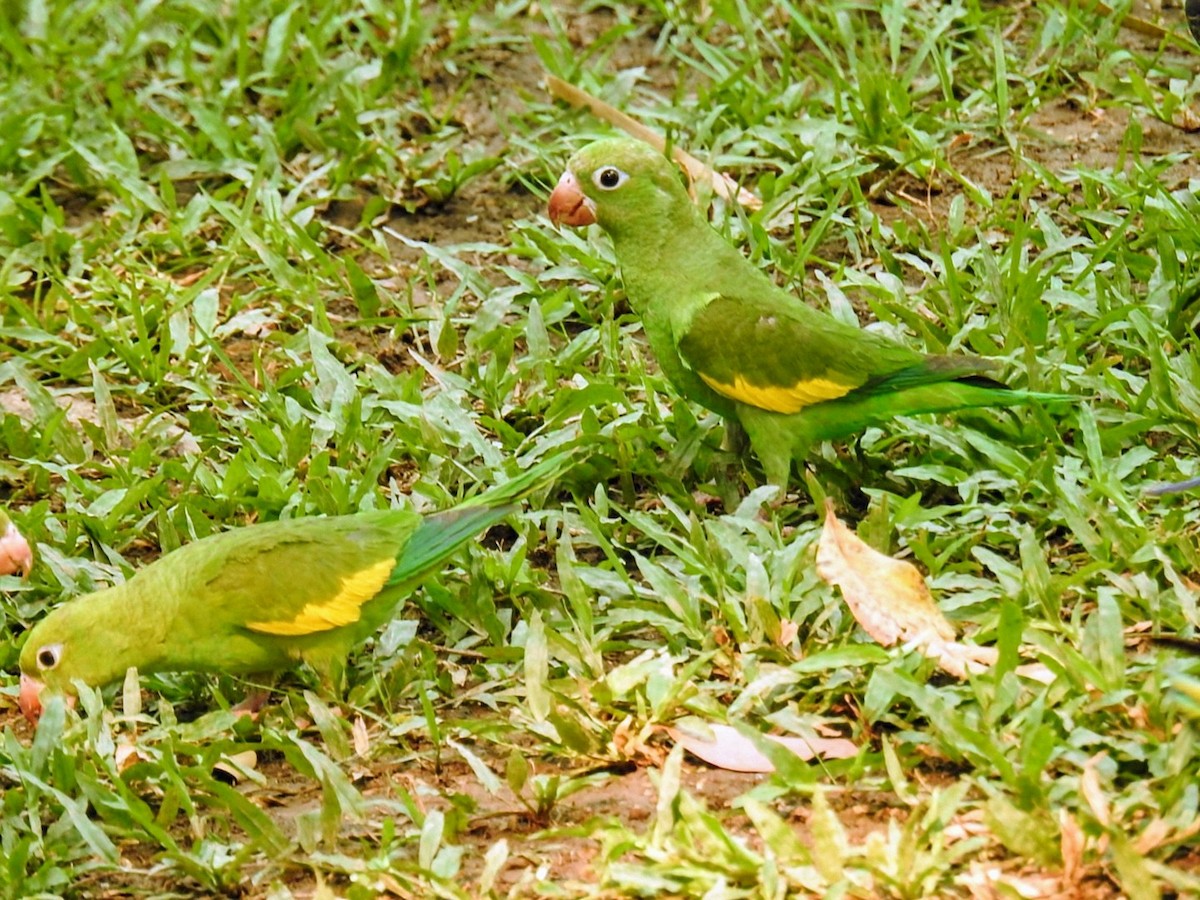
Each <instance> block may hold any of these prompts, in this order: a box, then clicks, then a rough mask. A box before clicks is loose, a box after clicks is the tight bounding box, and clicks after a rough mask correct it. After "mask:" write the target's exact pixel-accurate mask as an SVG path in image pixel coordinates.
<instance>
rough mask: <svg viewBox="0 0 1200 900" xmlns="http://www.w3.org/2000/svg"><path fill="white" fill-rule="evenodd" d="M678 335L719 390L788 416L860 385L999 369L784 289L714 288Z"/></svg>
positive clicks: (869, 389)
mask: <svg viewBox="0 0 1200 900" xmlns="http://www.w3.org/2000/svg"><path fill="white" fill-rule="evenodd" d="M676 339H677V344H678V347H679V353H680V356H681V358H682V359H683V360H684V362H685V363H686V364H687V365H688V366H689V367H690V368H691V369H692V370H693V371H694V372H695V373H696V374H698V375H699V376H700V378H702V379H703V380H704V382H705V383H706V384H708V386H709V387H711V388H712V389H713V390H715V391H717V392H718V393H719V394H721V395H722V396H725V397H728V398H729V399H731V400H736V401H738V402H739V403H744V404H746V405H748V406H753V407H757V408H758V409H763V410H767V411H770V412H776V413H783V414H792V413H797V412H800V410H802V409H804V408H805V407H807V406H811V405H813V404H815V403H821V402H824V401H827V400H836V399H838V398H841V397H845V396H847V395H849V394H852V393H854V392H856V391H862V392H864V393H885V392H890V391H899V390H903V389H905V388H908V387H914V386H917V385H920V384H929V383H933V382H938V381H954V380H959V379H963V378H967V379H975V378H981V377H983V376H985V374H986V372H987V371H989V370H990V368H991V364H990V363H988V362H987V361H986V360H982V359H978V358H973V357H944V356H924V355H923V354H920V353H917V352H916V351H913V350H910V349H908V348H907V347H904V346H902V345H900V344H897V343H895V342H894V341H891V340H888V339H887V338H885V337H882V336H880V335H877V334H872V333H871V332H866V331H862V330H860V329H858V328H855V327H853V326H850V325H846V324H843V323H842V322H838V321H837V320H836V319H833V318H831V317H830V316H828V315H826V314H824V313H821V312H818V311H817V310H815V309H812V308H811V307H808V306H806V305H804V304H803V303H801V302H800V301H799V300H796V299H795V298H792V297H791V296H790V295H787V294H785V293H784V292H782V291H780V292H779V293H778V294H772V296H769V297H766V298H761V297H748V296H730V295H728V294H714V295H713V296H712V297H711V299H710V300H709V301H708V302H707V303H706V304H705V305H704V306H702V307H700V308H698V309H696V310H695V312H694V314H692V315H691V317H690V318H689V319H687V320H686V321H681V322H678V323H676ZM990 383H991V384H993V385H994V386H997V387H999V386H1000V385H999V384H998V383H995V382H990Z"/></svg>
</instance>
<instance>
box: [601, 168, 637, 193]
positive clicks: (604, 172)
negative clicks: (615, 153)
mask: <svg viewBox="0 0 1200 900" xmlns="http://www.w3.org/2000/svg"><path fill="white" fill-rule="evenodd" d="M628 177H629V176H628V175H626V174H625V173H624V172H622V171H621V170H620V169H618V168H617V167H616V166H605V167H604V168H602V169H597V170H596V174H595V175H593V176H592V181H593V182H595V185H596V187H598V188H600V189H601V190H603V191H613V190H616V189H617V188H619V187H620V186H621V185H623V184H624V183H625V180H626V179H627V178H628Z"/></svg>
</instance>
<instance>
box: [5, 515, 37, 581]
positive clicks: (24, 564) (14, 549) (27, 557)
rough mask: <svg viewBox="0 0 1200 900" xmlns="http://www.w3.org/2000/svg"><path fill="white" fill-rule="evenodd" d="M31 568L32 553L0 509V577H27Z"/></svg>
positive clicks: (15, 527) (11, 521)
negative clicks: (14, 575)
mask: <svg viewBox="0 0 1200 900" xmlns="http://www.w3.org/2000/svg"><path fill="white" fill-rule="evenodd" d="M32 568H33V551H32V550H31V549H30V548H29V542H28V541H26V540H25V538H24V537H22V535H21V532H19V531H17V526H16V525H14V524H13V520H12V519H10V518H9V517H8V513H6V512H5V511H4V510H2V509H0V575H12V574H14V573H20V574H21V575H28V574H29V570H30V569H32Z"/></svg>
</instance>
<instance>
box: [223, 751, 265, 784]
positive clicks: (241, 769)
mask: <svg viewBox="0 0 1200 900" xmlns="http://www.w3.org/2000/svg"><path fill="white" fill-rule="evenodd" d="M257 767H258V754H257V753H255V752H254V751H253V750H243V751H242V752H241V753H231V754H229V755H228V756H224V757H222V758H221V759H219V760H217V762H216V763H215V764H214V765H213V775H215V776H217V777H218V778H220V776H222V775H223V776H224V778H220V780H222V781H226V782H228V783H229V784H237V783H238V782H239V781H241V780H242V779H243V778H245V777H246V776H247V774H248V773H250V772H253V771H254V770H255V769H256V768H257Z"/></svg>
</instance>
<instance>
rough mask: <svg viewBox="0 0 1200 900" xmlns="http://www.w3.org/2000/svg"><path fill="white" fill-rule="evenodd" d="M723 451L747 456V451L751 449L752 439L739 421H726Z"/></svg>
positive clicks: (722, 444) (722, 441)
mask: <svg viewBox="0 0 1200 900" xmlns="http://www.w3.org/2000/svg"><path fill="white" fill-rule="evenodd" d="M721 449H722V450H727V451H728V452H730V453H733V454H736V455H737V456H745V455H746V451H748V450H749V449H750V438H749V436H748V435H747V434H746V429H745V428H743V427H742V423H741V422H739V421H737V419H726V420H725V437H724V438H722V440H721Z"/></svg>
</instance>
